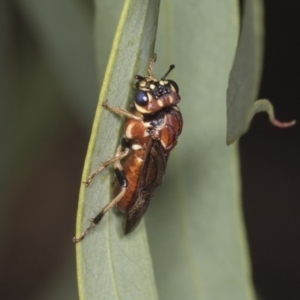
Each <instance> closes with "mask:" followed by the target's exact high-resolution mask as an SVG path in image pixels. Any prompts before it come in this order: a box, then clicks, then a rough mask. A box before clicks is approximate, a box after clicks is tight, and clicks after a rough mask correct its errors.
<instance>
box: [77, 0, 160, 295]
mask: <svg viewBox="0 0 300 300" xmlns="http://www.w3.org/2000/svg"><path fill="white" fill-rule="evenodd" d="M100 5H101V3H100V1H99V3H98V9H100ZM158 9H159V1H157V0H155V1H153V0H149V1H130V0H126V1H125V3H124V7H123V10H122V14H121V17H120V21H119V24H118V28H117V32H116V35H115V39H114V42H113V47H112V51H111V55H110V59H109V62H108V66H107V70H106V73H105V77H104V82H103V86H102V89H101V93H100V99H99V104H100V103H103V101H105V100H106V99H108V101H109V104H110V105H111V106H114V107H115V106H120V107H126V103H127V101H128V99H131V93H132V86H133V77H134V75H135V74H145V71H146V68H147V65H148V63H149V60H150V58H151V57H152V56H153V49H154V42H155V35H156V27H157V18H158ZM107 24H109V20H108V22H107ZM108 26H109V25H108ZM96 31H97V32H99V31H100V29H97V30H96ZM98 38H99V39H100V38H101V36H99V37H98V36H97V39H98ZM100 117H101V118H100ZM120 125H121V118H120V117H119V116H116V115H113V114H112V113H110V112H108V111H103V110H102V107H101V106H100V105H98V107H97V111H96V116H95V120H94V125H93V130H92V134H91V140H90V144H89V148H88V153H87V157H86V162H85V166H84V171H83V177H82V179H83V181H84V180H86V179H87V177H88V174H89V173H90V172H91V170H93V169H95V168H97V167H98V166H99V164H100V163H101V162H102V161H105V160H107V159H109V158H111V157H112V156H113V153H114V151H115V149H116V146H117V144H118V143H119V133H120ZM110 179H111V176H110V172H109V170H107V169H106V170H104V171H103V172H102V173H101V174H99V175H98V176H97V177H96V178H95V179H94V181H93V183H92V185H91V186H90V187H89V188H85V187H84V186H83V185H82V186H81V189H80V197H79V207H78V215H77V225H76V235H77V236H79V235H80V234H81V233H82V231H83V230H84V229H85V228H86V227H87V226H88V225H89V218H91V217H94V216H96V214H97V213H98V212H99V211H100V209H101V208H103V207H104V206H105V205H106V204H107V203H108V202H109V201H110V200H111V197H110V187H111V184H110V183H111V180H110ZM77 268H78V285H79V296H80V299H131V300H132V299H136V300H140V299H144V298H145V295H147V296H146V297H147V299H157V294H156V288H155V284H154V277H153V271H152V263H151V259H150V255H149V249H148V243H147V237H146V234H145V229H144V225H143V224H141V225H140V226H138V228H137V229H136V230H135V231H134V232H133V233H132V234H130V235H128V236H124V235H123V232H122V217H118V216H117V215H116V214H114V213H113V211H110V212H108V213H107V214H106V215H105V217H104V218H103V220H102V222H101V224H100V225H99V226H97V227H95V228H94V229H93V230H92V231H91V232H90V234H89V235H88V236H87V237H86V238H85V239H84V240H83V241H82V242H80V243H78V244H77Z"/></svg>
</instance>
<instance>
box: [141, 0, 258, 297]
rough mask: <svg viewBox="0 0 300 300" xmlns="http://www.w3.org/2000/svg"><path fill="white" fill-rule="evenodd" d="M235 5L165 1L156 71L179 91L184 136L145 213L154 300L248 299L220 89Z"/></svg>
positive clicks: (235, 26) (236, 184)
mask: <svg viewBox="0 0 300 300" xmlns="http://www.w3.org/2000/svg"><path fill="white" fill-rule="evenodd" d="M238 14H239V10H238V4H237V1H217V0H209V1H205V0H202V1H200V0H199V1H198V0H197V1H189V2H188V5H187V3H186V2H184V1H167V2H164V4H163V5H162V9H161V11H160V22H159V24H160V25H161V26H160V27H159V29H158V38H157V50H156V52H157V53H158V63H157V65H158V68H156V69H155V73H156V74H163V73H164V71H165V69H166V68H167V66H168V65H169V64H170V63H174V64H175V65H176V69H175V71H174V73H172V75H171V74H170V76H169V77H170V78H172V79H174V80H175V81H176V82H177V83H178V85H179V89H180V95H181V98H182V100H181V102H180V104H179V106H180V108H181V111H182V114H183V118H184V127H183V133H182V135H181V136H180V137H179V140H178V146H176V148H175V149H174V151H172V153H171V155H170V159H169V162H168V168H167V172H166V176H165V179H164V183H163V185H162V187H161V188H160V190H159V191H158V192H157V194H156V196H155V198H154V199H153V200H152V203H151V206H150V208H149V210H148V212H147V215H146V221H147V230H148V233H149V244H150V248H151V254H152V259H153V264H154V270H155V277H156V282H157V286H158V291H159V296H160V299H172V300H177V299H178V300H182V299H201V300H216V299H222V300H227V299H228V300H241V299H243V300H249V299H254V295H253V290H252V282H251V271H250V266H249V258H248V249H247V243H246V237H245V230H244V222H243V218H242V210H241V204H240V175H239V164H238V158H237V146H236V145H234V146H231V147H227V146H226V145H225V137H226V90H227V85H228V79H229V73H230V70H231V67H232V63H233V60H234V55H235V51H236V46H237V40H238V35H239V17H238Z"/></svg>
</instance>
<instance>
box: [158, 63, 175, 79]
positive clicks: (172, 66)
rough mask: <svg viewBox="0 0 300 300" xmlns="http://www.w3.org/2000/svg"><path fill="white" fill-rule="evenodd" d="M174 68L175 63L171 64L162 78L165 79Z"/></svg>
mask: <svg viewBox="0 0 300 300" xmlns="http://www.w3.org/2000/svg"><path fill="white" fill-rule="evenodd" d="M174 68H175V65H171V66H170V67H169V70H168V72H167V73H166V74H165V75H164V76H163V77H162V78H161V80H165V79H166V77H167V76H168V75H169V74H170V72H171V71H172V70H173V69H174Z"/></svg>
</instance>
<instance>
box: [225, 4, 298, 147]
mask: <svg viewBox="0 0 300 300" xmlns="http://www.w3.org/2000/svg"><path fill="white" fill-rule="evenodd" d="M263 38H264V34H263V7H262V1H261V0H245V1H244V11H243V19H242V27H241V34H240V39H239V45H238V48H237V52H236V56H235V61H234V64H233V68H232V70H231V74H230V78H229V86H228V91H227V144H231V143H233V142H234V141H235V140H236V139H237V138H239V137H240V136H241V135H242V134H243V133H244V132H246V131H247V130H248V128H249V126H250V122H251V120H252V118H253V116H254V115H255V114H256V113H258V112H262V111H264V112H267V113H268V115H269V119H270V121H271V123H272V124H273V125H275V126H278V127H281V128H285V127H289V126H292V125H294V124H295V123H296V122H295V121H292V122H287V123H282V122H279V121H278V120H276V119H275V116H274V109H273V106H272V104H271V103H270V102H269V101H268V100H266V99H264V100H259V101H255V100H256V98H257V94H258V89H259V85H260V77H261V69H262V59H263V57H262V54H263ZM254 101H255V102H254Z"/></svg>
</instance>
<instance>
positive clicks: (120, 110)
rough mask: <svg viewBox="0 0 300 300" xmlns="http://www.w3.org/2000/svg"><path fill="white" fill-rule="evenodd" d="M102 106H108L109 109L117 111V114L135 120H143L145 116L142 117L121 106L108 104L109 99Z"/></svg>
mask: <svg viewBox="0 0 300 300" xmlns="http://www.w3.org/2000/svg"><path fill="white" fill-rule="evenodd" d="M102 106H103V107H104V108H106V109H107V110H109V111H111V112H113V113H115V114H118V115H123V116H125V117H127V118H129V119H134V120H137V121H143V118H141V117H138V116H136V115H134V114H132V113H131V112H129V111H128V110H126V109H123V108H120V107H111V106H109V105H108V104H107V100H106V101H105V102H104V103H103V104H102Z"/></svg>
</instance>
